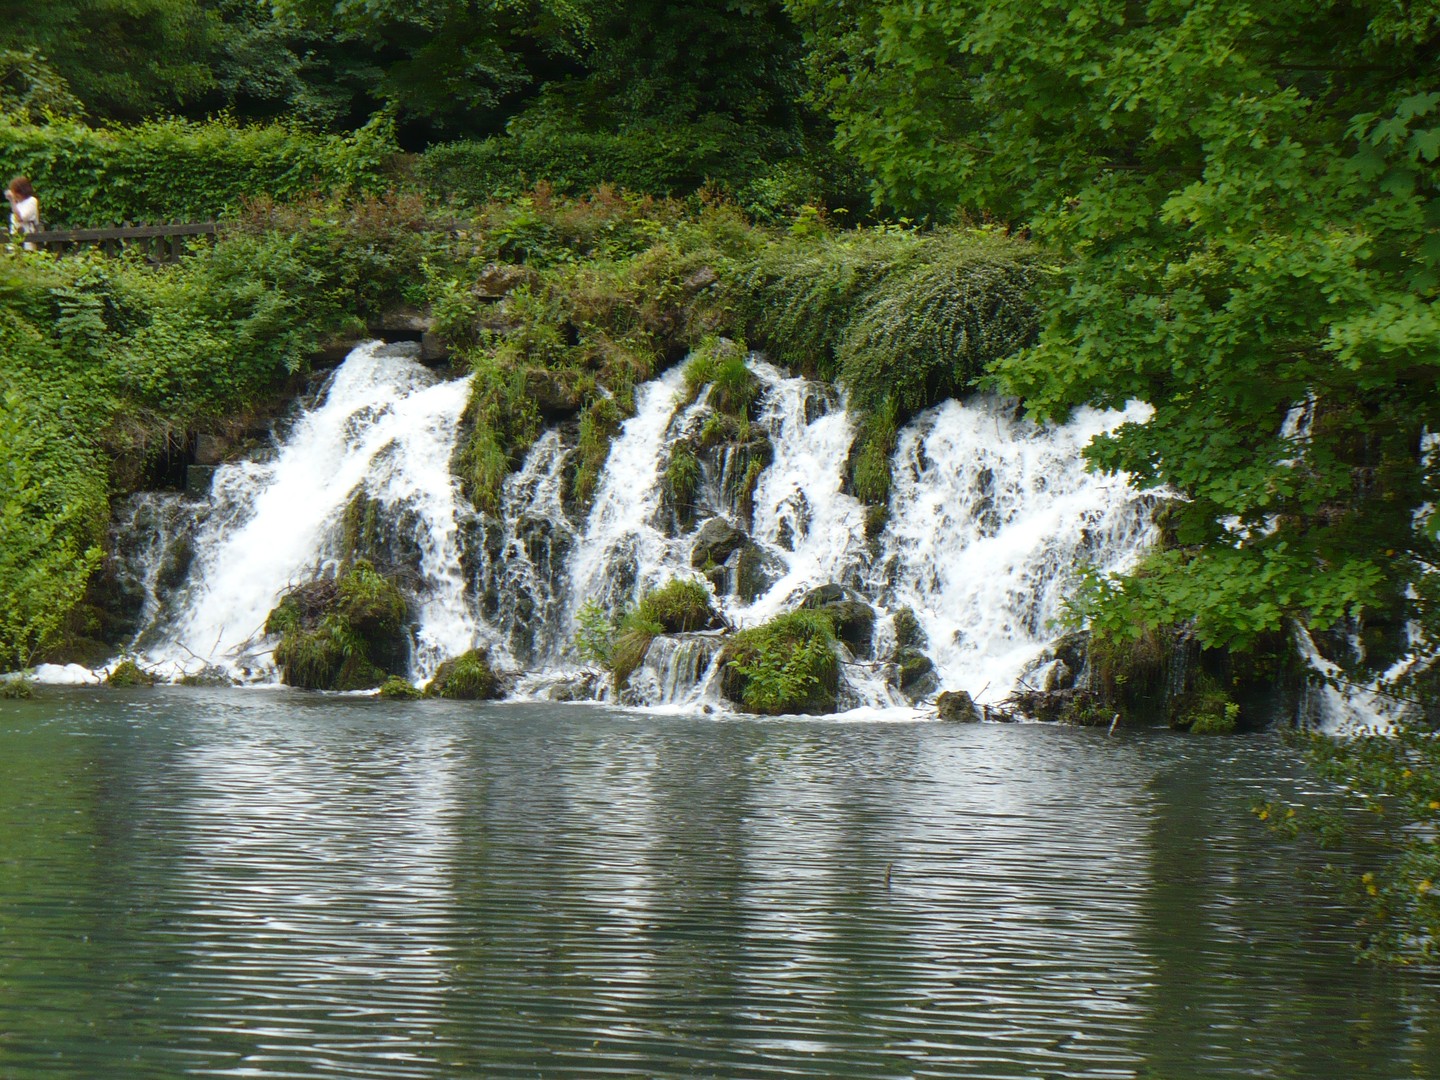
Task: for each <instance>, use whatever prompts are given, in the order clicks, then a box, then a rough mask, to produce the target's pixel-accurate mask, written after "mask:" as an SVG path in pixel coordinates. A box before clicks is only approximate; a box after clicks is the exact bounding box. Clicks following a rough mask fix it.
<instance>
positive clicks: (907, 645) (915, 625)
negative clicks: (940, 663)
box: [881, 607, 940, 701]
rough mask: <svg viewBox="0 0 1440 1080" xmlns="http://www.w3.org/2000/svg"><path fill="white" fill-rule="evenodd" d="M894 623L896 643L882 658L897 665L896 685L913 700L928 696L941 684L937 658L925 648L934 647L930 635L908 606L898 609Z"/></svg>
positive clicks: (891, 623) (892, 626)
mask: <svg viewBox="0 0 1440 1080" xmlns="http://www.w3.org/2000/svg"><path fill="white" fill-rule="evenodd" d="M890 625H891V630H892V633H893V638H894V643H893V645H891V647H890V650H889V652H888V653H887V654H886V655H885V656H883V657H882V658H881V659H883V660H884V661H885V662H886V663H888V664H893V665H894V675H893V676H892V678H893V681H894V685H895V687H896V688H897V689H898V690H899V691H900V692H901V693H902V694H904V695H905V696H906V697H908V698H909V699H910V700H911V701H918V700H920V699H921V698H924V697H928V696H929V695H930V694H933V693H934V692H935V691H936V690H938V689H939V688H940V681H939V679H938V678H937V676H936V674H935V662H934V661H933V660H931V659H930V657H929V656H928V655H927V654H926V652H925V650H926V649H928V648H929V647H930V639H929V637H928V636H927V635H926V633H925V630H924V628H923V627H922V626H921V625H920V620H919V619H917V618H916V617H915V612H913V611H912V610H910V608H908V607H904V608H901V609H900V610H899V611H897V612H895V614H894V615H892V616H891V617H890Z"/></svg>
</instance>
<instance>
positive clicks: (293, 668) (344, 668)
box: [265, 559, 409, 690]
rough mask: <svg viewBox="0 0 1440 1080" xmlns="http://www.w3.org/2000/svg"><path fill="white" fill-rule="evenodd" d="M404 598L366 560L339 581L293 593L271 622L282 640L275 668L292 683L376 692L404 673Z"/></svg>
mask: <svg viewBox="0 0 1440 1080" xmlns="http://www.w3.org/2000/svg"><path fill="white" fill-rule="evenodd" d="M407 623H408V618H407V612H406V605H405V597H404V595H403V594H402V593H401V592H400V590H399V588H398V587H397V586H396V585H395V583H394V582H393V581H391V580H390V579H389V578H387V577H385V576H384V575H382V574H381V573H379V572H378V571H377V570H376V569H375V567H374V565H373V564H372V563H370V562H368V561H367V560H364V559H360V560H357V561H356V562H354V563H351V564H350V565H349V566H348V567H347V568H345V570H344V571H343V572H342V573H341V574H340V575H339V576H338V577H335V578H317V579H316V580H314V581H309V582H306V583H304V584H302V585H298V586H296V587H295V588H293V589H291V590H290V591H289V592H287V593H286V594H285V595H284V596H283V597H281V599H280V603H279V604H278V605H276V607H275V609H274V610H273V611H271V612H270V615H269V617H268V618H266V620H265V632H266V633H267V634H273V635H278V636H279V638H280V640H279V642H278V643H277V644H276V646H275V652H274V656H275V663H276V665H277V666H278V667H279V668H280V677H281V680H282V681H283V682H284V683H285V684H286V685H287V686H298V687H301V688H304V689H308V690H370V689H373V688H375V687H377V686H379V685H380V684H381V683H383V682H384V681H385V678H386V676H387V675H389V674H392V673H399V672H403V671H404V670H405V668H406V666H407V657H408V654H409V634H408V627H407Z"/></svg>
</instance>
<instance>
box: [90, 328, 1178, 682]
mask: <svg viewBox="0 0 1440 1080" xmlns="http://www.w3.org/2000/svg"><path fill="white" fill-rule="evenodd" d="M749 364H750V367H751V370H752V371H753V372H754V374H755V375H756V377H757V379H758V380H759V385H760V388H761V395H760V398H759V400H758V402H757V405H756V407H755V409H754V410H753V411H752V413H751V419H750V420H748V421H745V422H743V423H741V424H740V425H739V427H738V428H736V429H734V430H738V431H740V432H741V434H735V435H733V436H727V437H726V438H728V439H730V441H728V442H727V441H725V440H723V439H722V440H720V441H719V442H717V441H716V440H715V439H714V438H712V437H711V435H710V433H711V432H713V430H714V428H713V426H712V427H709V428H707V427H706V425H707V421H710V420H712V419H714V416H715V414H714V410H713V409H712V407H711V406H710V404H709V401H708V397H707V394H706V393H705V392H703V391H702V393H701V394H700V395H699V396H698V397H696V398H695V399H694V400H689V398H688V397H687V396H686V395H685V392H684V387H685V383H684V374H683V368H682V367H675V368H672V369H671V370H669V371H667V372H665V373H664V374H662V375H661V376H660V377H659V378H657V379H654V380H652V381H650V382H648V383H645V384H643V385H641V386H638V387H637V388H636V389H635V415H634V416H633V417H631V418H630V419H629V420H627V421H626V422H625V423H624V424H623V425H622V426H621V429H620V431H619V433H618V435H617V436H616V438H615V439H614V440H613V442H612V444H611V449H610V454H609V458H608V460H607V462H606V464H605V467H604V469H603V471H602V474H601V476H600V478H599V482H598V485H597V487H596V491H595V497H594V500H593V502H592V504H591V506H590V508H589V510H588V511H587V512H585V513H584V514H583V516H577V511H576V510H575V508H574V507H573V505H567V502H566V494H565V492H566V476H567V473H568V472H569V471H570V470H571V467H572V465H573V455H574V429H573V425H572V426H566V425H560V426H557V427H552V428H550V429H547V430H546V431H544V432H543V433H542V434H541V435H540V437H539V438H538V439H537V440H536V442H535V443H534V444H533V445H532V446H531V447H530V449H529V451H528V453H527V455H526V457H525V459H524V461H523V463H522V464H521V466H520V467H519V469H517V471H516V472H515V473H514V474H513V475H511V476H510V477H509V478H508V479H507V480H506V481H505V483H504V485H503V487H502V490H501V495H500V500H499V506H498V510H497V512H496V513H495V514H493V515H491V514H480V513H477V512H476V511H475V510H474V509H473V508H471V507H470V506H469V504H468V503H467V502H466V501H465V500H464V499H463V497H462V496H461V494H460V490H459V486H458V483H457V481H456V479H455V477H454V475H453V474H452V472H451V466H450V463H451V459H452V457H453V455H454V450H455V445H456V439H457V428H458V425H459V420H460V416H461V413H462V411H463V409H464V406H465V401H466V396H467V392H468V384H467V381H466V380H451V381H445V380H442V379H440V378H439V377H438V376H436V375H435V374H434V373H432V372H430V371H428V370H427V369H425V368H424V367H422V366H421V365H420V364H419V363H417V362H416V360H415V359H414V357H413V353H412V352H409V351H406V350H404V349H400V348H396V347H387V346H383V345H380V344H378V343H371V344H369V345H365V346H362V347H360V348H359V349H357V350H356V351H355V352H353V353H352V354H351V356H350V357H349V358H348V359H347V360H346V361H345V363H344V364H343V365H342V366H341V367H340V368H338V369H337V370H336V371H335V372H334V373H333V374H332V375H331V376H330V378H329V380H328V382H327V383H326V384H325V386H324V387H323V389H322V391H321V392H320V394H319V395H318V397H317V398H316V400H315V401H314V402H312V403H309V404H308V405H306V406H305V407H302V408H299V409H297V412H296V415H295V417H294V419H293V420H292V422H291V423H290V425H289V427H288V429H286V430H284V431H283V432H280V433H278V434H277V435H276V437H275V439H274V443H273V446H272V447H271V449H270V450H269V451H268V452H266V453H263V454H260V455H257V456H255V457H254V458H253V459H251V460H246V461H239V462H235V463H232V464H228V465H225V466H222V467H221V468H220V469H219V470H218V471H217V473H216V475H215V479H214V484H213V488H212V493H211V496H210V498H209V500H208V502H207V501H202V502H195V501H193V500H192V501H182V500H180V498H179V497H178V496H163V497H162V496H153V495H147V496H141V497H137V499H136V500H133V501H132V504H131V506H130V508H129V509H128V510H127V511H126V512H125V514H123V515H121V517H120V518H118V519H117V530H118V536H119V539H118V540H117V550H119V551H120V552H121V554H122V555H123V556H124V557H125V558H126V559H127V560H130V561H131V562H133V563H134V566H133V567H131V568H130V569H129V570H128V571H127V573H128V574H129V578H128V580H129V581H130V583H131V584H130V587H131V591H132V592H133V593H134V594H135V595H136V596H138V597H141V598H142V600H141V602H140V604H139V606H140V607H141V608H142V609H143V613H142V622H143V623H144V624H145V625H144V626H142V627H141V628H140V629H139V630H138V632H137V634H136V637H135V639H134V648H136V649H138V650H139V651H140V652H141V653H142V659H144V660H146V661H148V662H149V663H151V664H152V665H155V666H158V667H160V668H161V669H162V670H164V671H168V672H171V673H174V674H178V673H182V672H187V671H192V672H193V671H194V670H196V669H197V668H198V667H200V666H201V665H216V666H219V667H220V668H222V669H223V670H225V671H227V672H230V673H232V674H234V675H235V676H237V677H240V678H243V679H248V680H250V681H255V682H265V681H273V680H274V679H275V678H276V672H275V669H274V665H273V663H272V662H271V660H270V649H271V648H273V645H274V642H273V640H272V639H268V638H266V636H265V635H264V634H263V625H264V622H265V618H266V615H267V613H268V612H269V611H270V610H271V609H272V608H273V607H274V606H275V604H276V602H277V599H278V598H279V597H280V596H281V595H282V594H283V593H284V592H285V590H286V589H287V588H289V587H290V586H292V585H294V584H297V583H299V582H302V581H306V580H308V579H310V578H312V577H314V576H315V575H316V574H317V573H327V572H333V571H334V570H335V569H336V568H337V567H338V566H339V564H340V563H341V562H342V561H343V560H344V559H345V558H347V557H349V556H350V555H352V554H354V553H355V537H354V536H353V535H351V534H352V533H353V530H354V519H355V516H356V513H357V507H359V508H361V509H362V510H364V508H367V507H372V508H373V509H374V515H373V516H374V518H375V520H376V521H377V522H378V523H379V524H377V525H376V526H375V529H374V530H373V531H374V533H375V535H373V536H370V537H369V540H368V541H367V543H368V547H367V548H366V550H365V551H364V552H363V553H364V554H365V555H366V556H367V557H372V558H373V559H374V560H375V561H376V562H377V565H380V566H381V568H382V569H384V570H386V571H387V572H389V573H391V574H392V575H394V576H396V577H397V579H398V580H400V581H401V583H402V585H403V587H404V589H405V591H406V593H407V595H408V597H409V599H410V605H411V617H412V624H413V625H412V639H413V644H414V648H413V655H412V660H411V669H410V672H409V675H410V677H411V678H412V679H413V680H415V681H417V682H419V681H421V680H424V679H425V678H427V677H428V676H429V675H430V674H431V673H432V672H433V670H434V668H435V667H436V665H437V664H438V663H439V662H440V661H441V660H442V659H444V658H445V657H447V656H451V655H456V654H458V653H460V652H463V651H464V650H466V649H468V648H471V647H475V646H483V647H486V648H488V649H489V650H490V654H491V658H492V662H494V663H495V664H496V666H497V667H500V668H502V669H505V670H509V671H512V672H516V673H517V674H519V675H520V676H521V678H520V679H519V681H518V685H519V688H520V691H519V692H520V693H522V694H530V695H532V696H543V697H548V698H552V699H566V700H569V699H574V698H593V697H597V696H599V697H606V698H614V696H615V695H614V691H613V689H611V688H609V687H608V681H609V680H608V679H607V678H605V677H601V676H598V675H597V673H596V672H595V671H594V670H593V669H586V668H585V666H584V665H583V664H582V662H581V661H580V659H579V657H578V656H577V655H576V654H575V652H574V649H573V646H572V641H573V638H574V634H575V630H576V626H577V622H576V616H577V612H578V611H579V610H580V609H581V608H582V606H583V605H586V604H594V605H598V606H599V607H600V608H601V609H602V610H604V611H606V612H609V613H615V612H618V611H621V610H623V609H625V608H626V607H628V606H630V605H633V604H634V603H635V602H637V601H638V600H639V599H640V598H641V597H642V596H643V595H644V594H645V593H646V592H647V591H648V590H650V589H653V588H656V587H658V586H660V585H663V584H664V583H665V582H667V581H669V580H671V579H672V578H686V579H690V580H696V581H704V582H705V583H706V588H707V589H709V590H711V592H712V594H713V597H714V601H715V604H716V606H717V609H718V610H719V611H720V612H721V613H722V615H723V617H724V620H725V621H726V623H727V624H728V625H729V626H731V627H734V628H739V629H743V628H746V627H750V626H756V625H759V624H761V623H763V622H764V621H766V620H768V619H770V618H772V617H773V616H775V615H776V614H779V613H782V612H785V611H788V610H791V609H792V608H793V607H795V606H796V605H797V604H798V603H799V602H800V601H801V600H802V599H804V598H805V597H806V595H807V594H809V593H811V591H812V590H816V589H819V588H820V587H821V586H825V587H827V590H828V595H843V596H844V597H846V598H847V600H846V602H847V603H852V604H854V605H856V606H859V607H862V608H868V609H870V610H873V614H874V623H873V626H874V630H873V635H871V636H870V638H869V640H864V639H863V638H862V639H860V640H850V641H849V642H848V645H847V647H846V648H845V650H844V655H843V656H842V660H843V662H842V664H841V675H842V687H841V693H840V707H841V709H842V710H844V709H888V708H893V707H896V706H902V705H908V700H909V699H908V698H907V697H906V696H904V695H902V694H901V692H900V691H899V690H898V689H897V685H896V681H895V673H896V670H897V663H896V662H895V661H894V660H893V656H894V655H897V654H896V649H897V647H898V639H897V632H896V625H897V614H898V613H900V612H901V611H902V609H907V608H908V609H909V611H910V613H911V614H912V615H913V616H914V618H913V619H912V620H910V623H911V625H914V624H916V623H918V625H919V627H920V628H921V629H922V630H923V632H924V634H925V636H926V637H927V638H928V644H927V645H926V646H925V647H924V652H925V653H926V655H928V656H929V657H930V658H931V659H932V660H933V662H934V665H935V667H934V671H935V675H936V677H937V680H938V682H937V684H936V685H938V686H939V687H940V688H945V689H965V690H968V691H970V692H971V693H972V694H973V695H975V696H976V697H977V698H981V699H982V700H992V701H993V700H997V699H999V698H1001V697H1003V696H1004V695H1005V694H1006V693H1007V692H1009V691H1010V690H1011V689H1012V688H1014V686H1015V685H1016V681H1017V679H1018V678H1019V676H1020V674H1021V672H1022V670H1023V669H1024V668H1025V666H1026V665H1027V664H1029V663H1031V662H1032V661H1033V660H1034V658H1035V657H1036V656H1037V655H1038V654H1039V653H1040V651H1041V650H1042V649H1043V648H1044V646H1045V645H1046V644H1047V642H1048V641H1050V640H1051V639H1052V638H1053V637H1054V636H1055V634H1056V631H1055V630H1054V628H1053V627H1052V625H1051V623H1052V620H1054V618H1055V617H1056V616H1057V615H1058V614H1059V612H1060V610H1061V604H1062V601H1063V598H1064V596H1065V594H1066V591H1067V589H1068V588H1069V587H1070V586H1071V585H1072V584H1073V582H1074V580H1075V576H1076V573H1077V571H1078V570H1079V568H1081V567H1082V566H1090V567H1094V568H1096V569H1099V570H1102V571H1103V570H1113V569H1117V568H1120V567H1123V566H1124V565H1125V564H1126V563H1127V561H1129V560H1131V559H1133V558H1134V557H1135V556H1136V554H1137V553H1138V552H1139V551H1140V550H1142V549H1143V548H1144V546H1145V545H1146V544H1147V543H1148V542H1149V540H1150V538H1151V526H1150V524H1149V515H1148V505H1149V504H1148V501H1147V500H1146V499H1145V498H1144V497H1142V496H1139V495H1137V494H1136V493H1135V492H1133V491H1132V490H1131V489H1129V488H1128V487H1127V486H1126V484H1125V482H1124V479H1123V478H1122V477H1113V476H1111V477H1107V476H1101V475H1096V474H1092V473H1089V472H1087V471H1086V470H1085V469H1084V466H1083V461H1082V459H1081V456H1080V454H1081V450H1082V448H1083V447H1084V446H1085V444H1086V443H1087V442H1088V441H1089V440H1090V439H1091V438H1092V437H1093V436H1094V435H1095V434H1097V433H1099V432H1101V431H1103V430H1106V429H1108V428H1109V427H1111V426H1113V425H1115V424H1118V423H1121V422H1124V421H1126V420H1143V419H1144V407H1143V406H1134V407H1132V408H1131V409H1129V410H1127V411H1126V412H1124V413H1115V412H1112V413H1099V412H1094V411H1084V410H1082V411H1081V412H1079V413H1077V415H1076V417H1075V418H1074V419H1073V420H1072V421H1071V422H1069V423H1068V424H1065V425H1061V426H1052V427H1038V426H1036V425H1033V424H1030V423H1028V422H1026V421H1023V420H1021V419H1019V418H1018V417H1017V416H1016V414H1015V408H1014V406H1013V405H1012V404H1010V403H1007V402H1005V401H1002V400H1000V399H996V398H991V397H984V396H979V397H976V398H974V399H972V400H971V401H969V402H966V403H963V404H962V403H960V402H955V401H952V402H947V403H945V404H943V405H940V406H937V407H935V408H933V409H930V410H928V411H926V412H925V413H923V414H921V415H919V416H917V417H915V418H913V419H912V420H911V421H910V422H909V424H907V425H906V426H905V427H904V428H903V429H902V431H901V432H900V433H899V438H898V444H897V448H896V451H895V457H894V461H893V465H894V482H893V486H892V494H891V499H890V505H889V517H888V524H886V525H885V527H884V529H883V531H882V532H881V533H880V535H879V536H878V537H874V538H869V539H867V536H866V531H865V526H866V518H867V508H866V507H865V506H864V505H862V504H861V503H860V502H859V501H857V500H856V499H855V498H853V497H852V496H850V495H848V494H846V493H845V491H844V487H845V477H846V470H847V461H848V458H849V455H850V451H851V444H852V442H853V440H854V438H855V431H856V428H855V424H854V422H853V420H852V417H851V415H850V414H849V413H848V412H847V410H846V408H845V403H844V401H843V398H842V397H841V395H840V394H838V393H837V391H836V390H835V389H834V388H833V387H830V386H828V385H823V384H819V383H815V382H811V381H809V380H806V379H803V378H798V377H794V376H790V375H787V374H785V373H784V372H782V371H780V370H779V369H777V368H775V367H774V366H772V365H770V364H768V363H766V362H764V361H763V360H761V359H760V358H759V357H754V356H752V357H751V358H750V359H749ZM682 452H683V453H686V454H690V455H692V456H693V457H694V458H695V459H696V462H697V467H698V479H697V481H696V483H695V485H694V492H693V496H692V497H691V499H690V502H693V506H691V505H690V503H688V502H687V505H686V506H685V507H684V512H683V513H682V512H681V511H680V509H678V508H677V507H676V506H675V505H674V504H673V498H672V497H671V496H670V495H669V494H667V493H668V492H669V488H668V487H667V481H666V470H667V466H668V463H669V462H670V461H672V460H673V459H674V457H675V455H676V454H678V453H682ZM762 466H763V467H762ZM747 470H748V474H749V476H750V477H751V483H752V485H753V486H752V487H750V488H747V489H746V490H745V492H744V493H743V494H739V493H740V492H741V489H742V488H744V487H745V485H744V484H742V483H741V482H740V481H741V480H742V479H743V478H744V476H745V474H746V473H747ZM757 474H758V478H757ZM162 511H163V512H162ZM366 512H367V513H368V512H369V511H368V510H367V511H366ZM715 519H720V521H716V520H715ZM367 520H369V519H367ZM161 521H163V522H165V524H163V526H161V525H158V524H157V522H161ZM722 522H723V529H724V530H728V531H729V533H730V534H731V535H733V536H734V537H735V538H736V544H738V545H739V546H738V547H736V546H734V545H732V550H733V551H734V552H735V553H734V554H732V555H730V556H729V557H728V558H726V559H725V560H724V565H716V564H715V562H714V561H708V560H707V559H702V558H700V556H699V555H697V554H696V552H697V550H703V549H698V548H697V543H698V542H699V541H700V540H701V538H702V534H704V533H705V532H706V530H707V529H708V530H713V529H715V528H716V527H717V526H720V525H721V523H722ZM347 530H348V531H347ZM182 547H183V548H184V549H185V550H183V551H181V550H180V549H181V548H182ZM192 552H193V555H192V554H191V553H192ZM182 556H183V557H182ZM187 571H188V572H187ZM816 595H821V594H816ZM865 633H869V630H868V629H867V630H866V631H865ZM723 638H724V635H723V633H722V632H713V631H712V632H700V633H692V634H681V635H673V636H670V635H661V636H659V637H656V638H655V639H654V640H653V642H652V644H651V646H650V649H649V651H648V652H647V653H646V654H645V656H644V657H643V660H642V662H641V663H640V666H639V667H638V668H637V669H636V670H635V672H634V673H633V674H632V675H631V677H630V680H629V683H628V685H627V686H626V688H625V690H624V693H623V694H622V695H621V696H620V698H619V700H621V701H623V702H625V703H627V704H634V705H642V706H648V707H662V708H671V709H698V708H704V707H715V708H720V709H725V708H729V706H728V705H726V704H725V703H724V702H723V700H722V699H721V698H720V696H719V684H720V679H719V677H718V675H719V672H718V663H717V661H718V657H719V654H720V650H721V647H722V645H723Z"/></svg>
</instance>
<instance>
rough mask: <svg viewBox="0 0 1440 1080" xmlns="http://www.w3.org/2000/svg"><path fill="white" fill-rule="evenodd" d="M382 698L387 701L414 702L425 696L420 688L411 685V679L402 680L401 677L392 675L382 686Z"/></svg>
mask: <svg viewBox="0 0 1440 1080" xmlns="http://www.w3.org/2000/svg"><path fill="white" fill-rule="evenodd" d="M380 696H381V697H382V698H384V699H385V700H386V701H413V700H415V699H416V698H420V697H424V696H425V695H424V693H423V692H422V691H421V690H420V688H419V687H418V686H416V685H414V684H413V683H411V682H410V680H409V679H404V678H401V677H400V676H399V675H391V676H390V677H389V678H388V679H386V680H385V681H384V682H383V683H381V684H380Z"/></svg>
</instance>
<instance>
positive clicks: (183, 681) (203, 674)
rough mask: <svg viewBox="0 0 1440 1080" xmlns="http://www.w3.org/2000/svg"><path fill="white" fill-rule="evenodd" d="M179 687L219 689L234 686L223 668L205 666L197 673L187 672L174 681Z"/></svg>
mask: <svg viewBox="0 0 1440 1080" xmlns="http://www.w3.org/2000/svg"><path fill="white" fill-rule="evenodd" d="M175 681H176V682H177V683H179V684H180V685H181V686H198V687H211V688H213V687H219V686H234V685H235V680H234V679H233V678H231V677H230V675H229V673H228V672H226V671H225V669H224V668H221V667H216V666H215V665H213V664H206V665H205V666H204V667H202V668H201V669H200V670H199V671H189V672H186V673H185V674H184V675H181V676H180V678H178V679H176V680H175Z"/></svg>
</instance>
